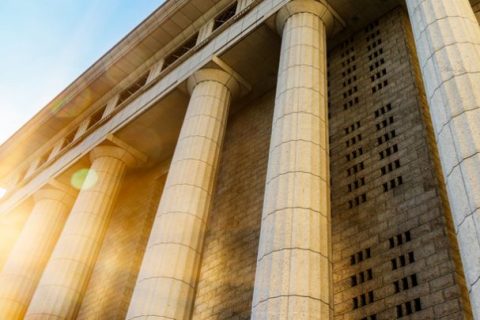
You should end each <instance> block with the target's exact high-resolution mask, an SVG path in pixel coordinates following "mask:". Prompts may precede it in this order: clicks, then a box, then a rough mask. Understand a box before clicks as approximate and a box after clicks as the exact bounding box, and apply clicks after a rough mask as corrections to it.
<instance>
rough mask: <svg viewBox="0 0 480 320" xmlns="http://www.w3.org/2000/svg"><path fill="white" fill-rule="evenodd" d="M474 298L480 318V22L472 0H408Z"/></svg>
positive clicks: (472, 298) (458, 236)
mask: <svg viewBox="0 0 480 320" xmlns="http://www.w3.org/2000/svg"><path fill="white" fill-rule="evenodd" d="M407 6H408V11H409V15H410V20H411V23H412V27H413V34H414V38H415V43H416V47H417V53H418V59H419V62H420V67H421V71H422V75H423V80H424V84H425V91H426V95H427V99H428V104H429V108H430V114H431V116H432V122H433V127H434V131H435V136H436V139H437V143H438V149H439V154H440V161H441V163H442V168H443V174H444V178H445V182H446V184H447V192H448V197H449V200H450V206H451V211H452V215H453V220H454V223H455V228H456V232H457V239H458V243H459V247H460V253H461V257H462V262H463V266H464V270H465V276H466V282H467V286H468V290H469V291H470V298H471V299H470V300H471V303H472V307H473V313H474V315H475V317H476V319H480V28H479V26H478V22H477V20H476V18H475V15H474V14H473V11H472V8H471V6H470V3H469V1H468V0H442V1H439V0H421V1H420V0H407Z"/></svg>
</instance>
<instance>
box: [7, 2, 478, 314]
mask: <svg viewBox="0 0 480 320" xmlns="http://www.w3.org/2000/svg"><path fill="white" fill-rule="evenodd" d="M443 3H444V2H443V1H442V2H440V1H436V0H422V1H418V0H407V4H408V6H409V10H410V13H411V16H412V20H413V22H414V23H413V24H414V33H415V35H416V41H417V47H419V57H420V62H421V65H422V67H423V69H422V70H423V72H424V80H425V82H426V88H427V94H428V95H429V102H430V108H431V112H432V114H434V113H435V114H436V113H438V112H440V111H439V110H438V108H439V107H441V108H442V109H441V110H443V112H444V113H445V110H447V117H446V118H442V119H446V121H445V122H441V123H440V125H439V126H437V127H438V128H439V129H437V137H438V139H439V143H440V154H441V158H442V164H443V166H444V172H445V174H446V175H447V185H448V187H449V195H450V196H451V201H453V202H454V204H453V207H452V209H453V210H452V211H453V214H454V216H455V217H458V216H459V215H460V217H461V219H460V220H459V221H460V222H461V223H460V224H459V225H458V228H459V240H460V248H461V251H462V257H463V261H464V263H465V265H466V266H467V268H468V270H466V273H467V280H468V282H469V289H470V291H471V297H472V300H473V305H474V314H475V315H476V316H477V318H478V317H479V315H480V310H479V309H478V301H480V296H479V290H478V288H479V287H478V282H477V280H478V277H479V274H480V271H479V270H480V262H479V261H480V260H479V259H478V258H477V257H479V256H480V242H479V240H478V239H479V230H480V229H479V228H478V224H477V222H478V221H480V220H478V214H479V213H478V207H479V206H478V205H476V203H477V202H476V200H477V198H478V194H480V185H479V184H478V183H476V182H478V177H476V176H475V175H474V176H473V177H472V176H465V173H463V186H464V187H465V188H466V191H465V197H466V200H465V202H464V203H466V204H468V210H466V209H465V210H463V209H464V208H463V207H462V208H457V207H456V205H455V203H457V202H455V201H460V200H458V199H457V197H456V194H455V183H456V182H455V181H453V178H450V172H453V171H454V170H456V169H455V168H459V169H458V170H461V172H463V171H465V170H467V169H469V170H473V171H469V172H473V173H474V172H477V173H478V171H474V170H478V168H477V167H475V166H476V162H475V161H476V159H477V157H478V154H477V153H478V149H479V148H477V141H478V139H479V138H478V135H477V134H478V133H479V129H478V128H479V127H480V124H479V123H480V122H479V121H475V119H476V117H477V111H478V109H479V100H480V99H479V98H478V96H477V95H476V91H474V92H471V91H469V93H468V94H467V93H465V92H464V91H460V89H459V90H457V91H455V90H453V89H452V86H457V88H460V86H461V85H462V84H463V85H469V86H470V87H469V88H477V86H478V84H479V83H480V82H479V81H475V79H476V78H475V77H476V72H477V71H480V56H479V54H480V53H479V52H480V51H479V49H478V48H479V43H480V31H479V30H478V24H476V25H475V26H474V25H473V22H472V21H473V19H474V17H473V13H472V12H471V8H470V7H469V3H468V1H467V0H448V1H445V3H447V5H444V4H443ZM448 6H450V7H451V8H450V7H448ZM440 9H442V10H440ZM443 9H445V10H443ZM447 9H448V10H447ZM449 10H453V11H454V12H455V13H456V14H455V16H454V17H450V16H449V15H448V14H447V13H448V12H451V11H449ZM427 14H428V15H429V16H427ZM457 19H458V20H457ZM436 20H438V27H435V21H436ZM333 21H334V16H333V14H332V12H331V11H330V10H329V8H328V7H327V6H326V5H324V4H323V2H319V1H315V0H294V1H291V2H289V3H288V4H287V5H286V6H284V7H283V8H282V9H281V10H280V12H279V13H278V14H277V25H278V28H279V30H280V31H281V33H282V36H283V38H282V39H283V40H282V49H281V57H280V65H279V71H278V81H277V92H276V98H275V110H274V117H273V125H272V137H271V143H270V151H269V161H268V170H267V179H266V185H265V198H264V206H263V214H262V222H261V223H262V225H261V235H260V244H259V252H258V261H257V269H256V277H255V287H254V297H253V301H252V318H253V319H273V318H275V319H277V318H278V319H329V318H330V317H331V316H332V314H333V312H332V307H333V306H332V300H333V299H332V288H331V284H332V276H331V244H330V205H329V183H328V181H329V166H328V138H327V137H328V124H327V108H326V106H327V103H326V101H327V96H326V33H327V29H329V28H330V27H331V26H332V24H333ZM445 21H448V23H450V25H449V27H450V28H452V30H456V29H455V28H459V26H458V24H462V25H461V26H463V27H468V28H470V29H469V30H470V31H471V32H470V33H469V35H464V34H455V33H454V32H453V31H452V32H451V33H452V34H453V35H452V34H450V37H446V38H445V37H444V38H435V39H433V41H432V38H434V34H435V32H436V31H438V30H437V29H435V28H438V29H439V30H444V31H445V32H447V31H448V30H446V29H445V28H446V27H442V26H441V24H443V23H445ZM448 23H447V24H448ZM460 37H463V38H465V37H466V39H463V38H461V39H463V40H464V41H463V40H462V41H460V40H461V39H460V40H459V38H460ZM446 42H448V43H446ZM463 46H465V48H463ZM444 48H448V49H445V50H447V51H445V52H444V51H442V49H444ZM448 50H454V51H455V50H457V51H455V52H459V51H462V50H467V51H462V52H467V53H468V54H469V58H471V59H461V60H460V59H455V57H450V56H449V55H447V54H446V53H448ZM472 59H473V61H472ZM432 63H433V67H432V66H430V64H432ZM447 75H448V76H447ZM432 78H433V80H432ZM433 81H435V82H433ZM432 83H433V84H432ZM238 86H239V84H238V83H237V81H236V80H235V79H234V78H233V77H232V76H231V75H229V74H227V73H225V72H224V71H220V70H214V69H204V70H200V71H197V72H196V73H195V74H194V75H193V76H192V77H191V78H190V79H189V81H188V87H189V91H190V93H191V99H190V102H189V105H188V109H187V113H186V116H185V120H184V123H183V125H182V129H181V132H180V136H179V139H178V142H177V146H176V148H175V152H174V155H173V159H172V163H171V167H170V170H169V173H168V177H167V181H166V185H165V188H164V192H163V194H162V197H161V200H160V205H159V209H158V212H157V215H156V218H155V221H154V225H153V228H152V231H151V234H150V238H149V242H148V245H147V248H146V252H145V256H144V259H143V262H142V266H141V269H140V272H139V275H138V279H137V283H136V286H135V290H134V293H133V296H132V299H131V303H130V307H129V311H128V314H127V319H150V318H159V319H189V318H190V317H191V312H192V307H193V304H194V295H195V289H196V283H197V277H198V273H199V266H200V263H201V256H202V248H203V241H204V238H205V230H206V222H207V220H208V214H209V211H210V205H211V200H212V195H213V192H214V182H215V177H216V172H217V170H218V163H219V157H220V152H221V148H222V143H223V137H224V134H225V128H226V121H227V116H228V110H229V106H230V103H231V100H232V98H233V97H234V96H235V95H236V94H237V92H238V91H239V90H238ZM462 92H463V94H464V95H467V96H466V97H465V96H462V94H461V93H462ZM479 92H480V91H479ZM465 98H466V99H465ZM465 101H467V102H468V103H466V102H465ZM437 103H438V104H437ZM467 112H468V114H467ZM463 115H464V116H463ZM457 116H462V117H464V118H465V121H467V122H466V123H467V125H468V126H467V128H468V130H465V127H460V126H454V125H449V130H450V132H451V134H452V135H454V137H455V136H456V137H458V138H462V137H463V138H467V139H469V141H471V142H472V145H469V146H465V147H464V148H462V146H463V144H462V141H458V142H457V143H456V144H455V145H456V147H455V148H456V149H458V150H457V153H455V154H456V156H455V161H453V160H452V161H453V162H452V163H453V165H452V166H451V167H452V168H453V169H451V168H450V167H449V166H448V165H447V164H450V163H451V162H449V161H450V160H449V159H450V158H449V155H448V153H447V152H445V150H444V149H443V148H446V147H442V141H445V139H447V138H448V137H447V138H445V137H444V136H442V130H443V129H442V128H444V127H445V123H447V124H449V123H453V121H454V120H453V119H454V118H456V117H457ZM433 117H434V119H435V115H434V116H433ZM472 117H473V118H472ZM477 118H478V117H477ZM460 119H463V118H460ZM472 119H473V120H472ZM477 120H478V119H477ZM435 124H437V123H436V122H435ZM460 140H461V139H460ZM467 151H468V152H467ZM91 159H92V167H91V171H90V172H91V173H90V174H89V175H88V176H87V180H88V179H94V178H95V179H96V182H95V183H93V184H92V186H91V187H90V188H88V189H84V190H81V191H80V193H79V194H78V196H77V197H76V199H75V197H74V196H73V195H71V194H69V193H68V192H65V191H61V190H54V189H45V190H41V191H40V192H38V194H37V195H36V197H35V199H36V204H35V207H34V209H33V212H32V214H31V216H30V218H29V219H28V221H27V223H26V226H25V229H24V230H23V232H22V234H21V235H20V238H19V240H18V242H17V243H16V245H15V247H14V249H13V250H12V254H11V255H10V257H9V259H8V261H7V263H6V265H5V267H4V270H3V272H2V273H1V275H0V319H21V318H23V317H24V316H25V319H29V320H32V319H50V318H55V319H72V318H73V317H74V316H75V314H76V312H77V311H78V309H79V307H80V303H81V300H82V296H83V294H84V290H85V287H86V285H87V282H88V280H89V277H90V274H91V272H92V268H93V265H94V263H95V260H96V256H97V253H98V251H99V249H100V246H101V243H102V240H103V237H104V234H105V231H106V226H107V223H108V220H109V217H110V214H111V212H112V206H113V204H114V202H115V198H116V194H117V193H118V190H119V187H120V184H121V180H122V177H123V176H124V174H125V170H126V168H127V167H128V166H133V165H135V163H136V162H137V161H138V159H136V158H135V157H134V156H133V155H132V153H130V152H129V151H127V150H125V149H122V148H119V147H112V146H101V147H97V148H95V149H94V150H93V151H92V153H91ZM467 165H468V167H467ZM462 166H465V169H463V171H462V168H463V167H462ZM449 168H450V169H451V170H448V169H449ZM475 168H476V169H475ZM93 175H96V177H93ZM452 199H453V200H452ZM72 204H73V207H72ZM460 210H463V211H461V212H460ZM462 228H463V229H462ZM469 248H473V249H471V250H473V252H471V251H469ZM477 249H478V250H477ZM476 299H478V300H476ZM475 301H476V302H475Z"/></svg>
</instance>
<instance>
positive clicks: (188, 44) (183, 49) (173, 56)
mask: <svg viewBox="0 0 480 320" xmlns="http://www.w3.org/2000/svg"><path fill="white" fill-rule="evenodd" d="M197 38H198V32H197V33H195V34H194V35H193V36H192V37H190V38H189V39H188V40H187V41H185V42H184V43H183V44H182V45H181V46H179V47H178V48H177V49H175V51H173V52H172V53H170V54H169V55H168V56H167V57H166V58H165V61H164V63H163V69H166V68H167V67H168V66H170V65H171V64H172V63H174V62H175V61H177V60H178V59H179V58H180V57H181V56H183V55H184V54H185V53H187V52H188V51H190V49H192V48H193V47H195V45H196V44H197Z"/></svg>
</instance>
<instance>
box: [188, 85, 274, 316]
mask: <svg viewBox="0 0 480 320" xmlns="http://www.w3.org/2000/svg"><path fill="white" fill-rule="evenodd" d="M273 100H274V92H273V91H271V92H270V93H268V94H266V95H265V96H264V97H262V98H260V99H259V100H257V101H255V102H252V103H247V104H246V105H244V106H242V107H241V109H240V110H239V111H238V112H236V113H234V114H233V115H232V116H231V117H230V118H229V119H228V124H227V132H226V136H225V142H224V146H223V152H222V158H221V164H220V171H219V172H218V177H217V183H216V191H215V196H214V200H213V207H212V212H211V214H210V221H209V222H208V227H207V236H206V240H205V244H204V251H203V261H202V266H201V270H200V278H199V279H200V280H199V283H198V289H197V295H196V301H195V308H194V311H193V317H192V319H195V320H203V319H231V320H234V319H235V320H241V319H243V320H247V319H250V309H251V302H252V298H253V283H254V277H255V267H256V262H257V248H258V238H259V235H260V221H261V215H262V205H263V194H264V189H265V178H266V170H267V161H268V147H269V144H270V131H271V122H272V115H273V114H272V113H273Z"/></svg>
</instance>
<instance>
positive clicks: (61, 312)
mask: <svg viewBox="0 0 480 320" xmlns="http://www.w3.org/2000/svg"><path fill="white" fill-rule="evenodd" d="M90 158H91V160H92V165H91V168H90V170H89V173H88V175H87V177H86V180H85V183H84V186H86V187H85V189H83V190H81V191H80V193H79V194H78V197H77V199H76V201H75V204H74V205H73V208H72V211H71V213H70V215H69V217H68V219H67V222H66V224H65V228H64V229H63V231H62V233H61V235H60V238H59V240H58V243H57V245H56V246H55V249H54V251H53V253H52V256H51V258H50V260H49V261H48V264H47V267H46V268H45V272H44V273H43V275H42V278H41V280H40V283H39V285H38V288H37V290H36V291H35V294H34V296H33V298H32V302H31V304H30V307H29V308H28V311H27V315H26V317H25V319H28V320H34V319H35V320H37V319H74V317H75V315H76V313H77V312H78V308H79V307H80V303H81V300H82V297H83V293H84V290H85V287H86V285H87V282H88V280H89V277H90V274H91V272H92V268H93V266H94V264H95V260H96V257H97V254H98V251H99V249H100V246H101V244H102V240H103V236H104V233H105V230H106V227H107V224H108V221H109V218H110V215H111V212H112V207H113V204H114V202H115V199H116V196H117V193H118V191H119V188H120V184H121V181H122V178H123V176H124V173H125V169H126V167H127V165H131V164H133V163H134V162H135V160H134V157H133V156H132V155H131V153H129V152H128V151H126V150H125V149H122V148H119V147H115V146H99V147H96V148H94V149H93V150H92V151H91V154H90Z"/></svg>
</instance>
